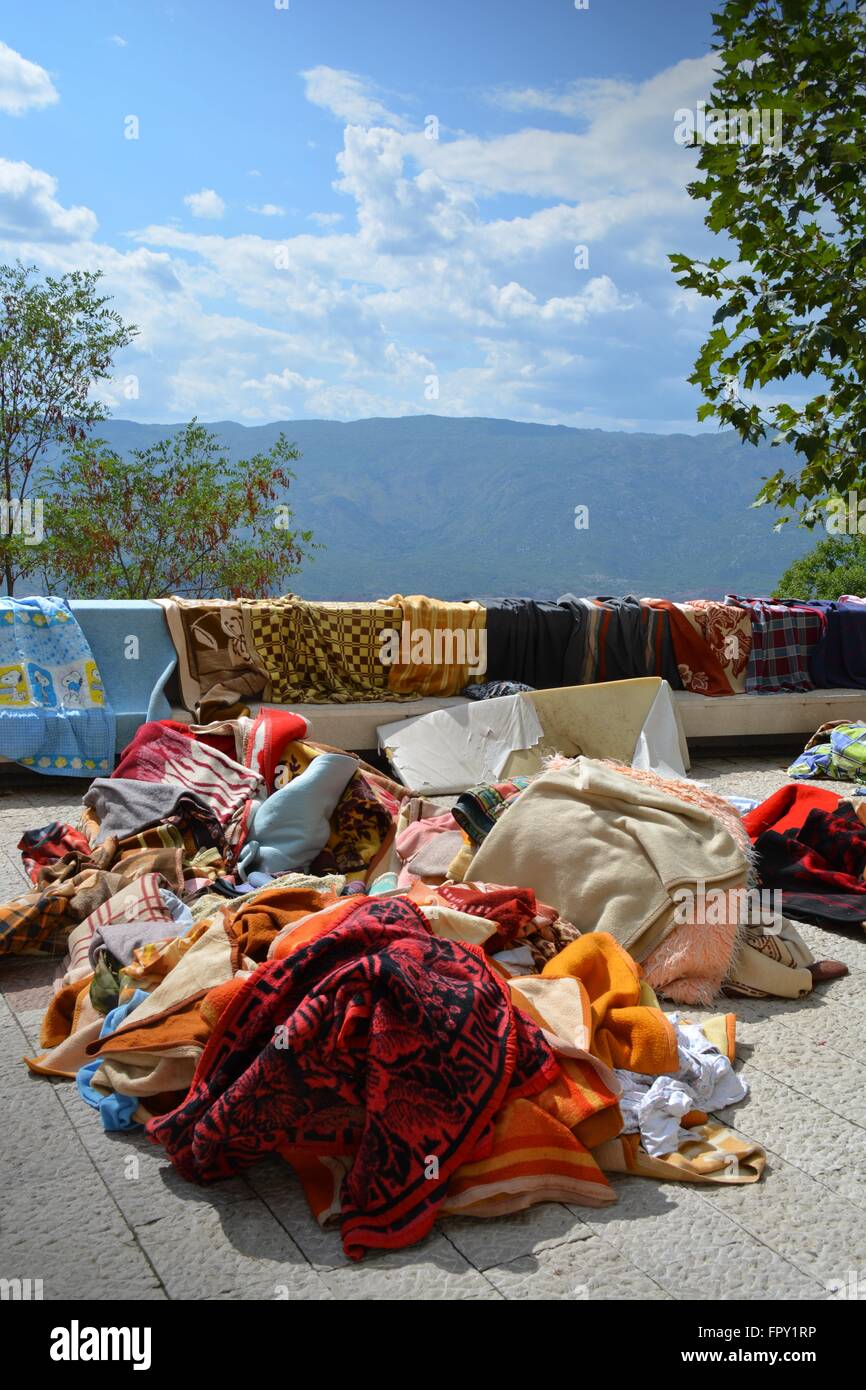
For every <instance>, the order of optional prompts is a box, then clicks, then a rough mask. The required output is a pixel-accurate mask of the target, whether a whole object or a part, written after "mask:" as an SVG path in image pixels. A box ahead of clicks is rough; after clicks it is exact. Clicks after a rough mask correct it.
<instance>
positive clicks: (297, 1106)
mask: <svg viewBox="0 0 866 1390" xmlns="http://www.w3.org/2000/svg"><path fill="white" fill-rule="evenodd" d="M557 1067H558V1064H557V1062H556V1059H555V1058H554V1056H553V1054H552V1053H551V1051H550V1049H549V1047H548V1045H547V1043H546V1042H545V1040H544V1038H543V1036H542V1034H541V1031H540V1029H539V1028H538V1027H537V1026H536V1025H535V1024H534V1023H532V1022H530V1020H529V1019H527V1018H526V1017H525V1016H524V1015H523V1014H521V1013H520V1012H519V1011H518V1010H516V1009H515V1008H514V1007H513V1005H512V1003H511V997H510V994H509V991H508V987H507V985H506V984H505V983H504V982H503V981H502V980H501V979H499V978H498V977H497V976H496V975H495V974H494V973H493V972H492V971H491V970H490V969H489V968H488V966H487V965H486V963H485V960H484V955H483V952H482V951H481V950H480V949H479V948H475V947H467V946H462V945H459V944H457V943H455V942H452V941H444V940H441V939H440V938H438V937H434V936H432V935H431V934H430V931H429V928H428V926H427V924H426V922H425V919H424V918H423V917H422V915H421V913H420V912H419V911H418V910H417V908H415V907H414V906H413V905H412V904H411V903H408V902H406V901H405V900H404V899H400V898H382V899H375V900H372V901H368V902H366V903H362V904H361V905H359V907H358V908H357V910H356V911H354V912H352V913H350V914H349V916H348V917H346V918H345V919H344V920H343V921H342V922H341V923H340V924H339V925H338V926H336V927H334V928H333V929H332V930H331V931H330V932H327V933H325V935H323V936H322V937H320V938H318V939H317V940H315V941H312V942H310V943H309V944H308V945H306V946H302V947H300V948H299V949H298V950H297V951H296V952H295V953H294V954H293V955H291V956H289V957H288V958H286V959H285V960H275V961H268V962H266V963H265V964H264V965H262V966H260V967H259V969H258V970H257V971H256V972H255V973H254V974H253V975H252V976H250V978H249V979H247V980H245V981H244V983H243V984H242V985H241V986H240V988H239V989H238V991H237V993H236V994H235V995H234V996H233V997H232V999H231V1001H230V1003H229V1004H228V1005H227V1007H226V1009H225V1011H224V1013H223V1014H222V1015H221V1017H220V1018H219V1020H218V1022H217V1024H216V1027H215V1030H214V1032H213V1034H212V1036H211V1039H210V1041H209V1043H208V1045H207V1047H206V1049H205V1052H204V1054H203V1056H202V1058H201V1061H200V1063H199V1066H198V1068H197V1070H196V1074H195V1077H194V1079H193V1083H192V1087H191V1089H190V1091H189V1094H188V1096H187V1098H186V1100H185V1101H184V1103H183V1104H182V1105H180V1106H179V1107H178V1109H176V1110H175V1111H173V1112H172V1113H171V1114H169V1115H166V1116H162V1117H160V1118H158V1119H155V1120H152V1121H151V1122H150V1123H149V1124H148V1126H147V1130H148V1134H149V1136H150V1138H151V1139H153V1140H154V1141H155V1142H156V1143H159V1144H162V1145H164V1147H165V1148H166V1150H167V1152H168V1155H169V1157H170V1158H171V1160H172V1162H173V1163H174V1165H175V1167H176V1168H178V1170H179V1171H180V1172H181V1173H182V1174H183V1175H184V1176H185V1177H187V1178H190V1179H193V1180H196V1181H199V1182H212V1181H214V1180H216V1179H219V1178H225V1177H229V1176H230V1175H232V1174H234V1173H237V1172H238V1171H239V1170H241V1169H242V1168H245V1167H246V1166H247V1165H248V1164H250V1163H252V1162H254V1160H255V1159H257V1158H259V1157H260V1156H261V1155H263V1154H266V1153H270V1152H281V1153H283V1154H284V1156H287V1157H288V1156H290V1155H291V1153H293V1152H296V1151H298V1150H305V1151H306V1152H307V1153H316V1154H330V1155H333V1156H341V1155H351V1156H352V1164H351V1168H350V1169H349V1171H348V1173H347V1175H346V1178H345V1180H344V1183H343V1188H342V1212H341V1223H342V1236H343V1247H344V1249H345V1251H346V1254H347V1255H348V1256H349V1257H350V1258H352V1259H361V1258H362V1257H363V1254H364V1252H365V1250H368V1249H372V1248H382V1247H384V1248H396V1247H399V1246H404V1245H410V1244H412V1243H414V1242H415V1241H417V1240H420V1239H421V1237H422V1236H424V1235H425V1234H426V1233H427V1232H428V1231H429V1230H430V1228H431V1226H432V1225H433V1222H434V1221H435V1219H436V1213H437V1210H438V1208H439V1206H440V1204H441V1202H442V1200H443V1198H444V1196H445V1193H446V1190H447V1187H448V1181H449V1178H450V1177H451V1175H452V1174H453V1173H454V1172H455V1171H456V1169H457V1168H459V1167H460V1165H461V1164H462V1163H465V1162H467V1161H469V1160H470V1159H472V1158H478V1157H482V1156H483V1155H484V1154H485V1153H486V1152H487V1151H488V1150H489V1147H490V1143H491V1137H492V1123H493V1117H494V1116H495V1114H496V1113H497V1111H498V1110H499V1109H500V1108H501V1106H502V1104H503V1102H504V1101H505V1100H506V1099H509V1100H510V1099H514V1098H516V1097H518V1096H521V1095H530V1094H534V1093H535V1092H537V1091H539V1090H541V1089H543V1087H544V1086H545V1085H546V1084H547V1083H548V1082H549V1081H550V1080H551V1079H552V1078H553V1077H554V1076H555V1075H556V1073H557Z"/></svg>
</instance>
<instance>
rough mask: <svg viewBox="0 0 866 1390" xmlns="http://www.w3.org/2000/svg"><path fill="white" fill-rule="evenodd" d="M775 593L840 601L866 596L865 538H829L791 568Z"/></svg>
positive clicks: (787, 570) (789, 567)
mask: <svg viewBox="0 0 866 1390" xmlns="http://www.w3.org/2000/svg"><path fill="white" fill-rule="evenodd" d="M775 592H776V593H777V594H793V595H794V596H795V597H796V598H829V599H837V598H839V596H840V594H861V595H862V594H866V536H828V537H827V539H826V540H823V541H819V542H818V544H817V545H816V546H815V549H814V550H810V551H809V554H808V555H803V556H802V557H801V558H800V559H799V560H795V561H794V563H793V564H792V565H789V566H788V568H787V569H786V570H785V573H784V574H783V575H782V577H781V579H780V580H779V582H778V584H777V585H776V590H775Z"/></svg>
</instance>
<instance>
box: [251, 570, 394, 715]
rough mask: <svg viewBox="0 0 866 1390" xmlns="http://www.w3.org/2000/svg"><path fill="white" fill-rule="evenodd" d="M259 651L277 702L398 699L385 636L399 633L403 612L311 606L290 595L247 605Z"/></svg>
mask: <svg viewBox="0 0 866 1390" xmlns="http://www.w3.org/2000/svg"><path fill="white" fill-rule="evenodd" d="M247 611H248V614H249V621H250V627H251V630H252V637H253V642H254V644H255V649H256V653H257V655H258V658H259V660H260V661H261V662H262V665H263V666H264V667H265V669H266V670H267V673H268V686H267V688H266V690H265V695H264V698H265V700H272V701H273V702H274V703H275V704H284V705H286V704H298V703H309V704H315V703H322V702H324V701H327V702H329V703H331V702H332V703H335V704H348V703H350V702H352V701H355V700H394V699H399V698H400V696H399V695H398V694H395V693H394V692H393V691H389V689H388V668H387V667H386V666H384V665H383V663H382V660H381V656H380V653H381V651H382V643H383V634H384V633H386V632H387V631H394V630H396V631H397V632H399V630H400V624H401V622H402V619H403V612H402V609H401V608H399V607H396V606H394V605H390V604H384V603H366V604H364V603H309V602H307V601H306V600H305V599H300V598H295V597H294V596H290V597H287V598H282V599H272V600H270V601H269V602H267V603H260V604H256V605H255V606H253V605H250V606H249V607H248V610H247Z"/></svg>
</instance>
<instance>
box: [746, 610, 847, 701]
mask: <svg viewBox="0 0 866 1390" xmlns="http://www.w3.org/2000/svg"><path fill="white" fill-rule="evenodd" d="M725 603H727V604H730V605H731V606H732V607H734V608H742V609H744V610H745V611H746V612H747V613H748V614H749V615H750V617H751V620H752V650H751V652H750V653H749V665H748V668H747V671H746V690H747V691H758V692H761V691H771V690H814V688H815V687H814V685H813V684H812V678H811V676H810V674H809V663H810V660H811V656H812V652H813V651H814V649H815V647H816V646H817V644H818V642H819V641H820V640H821V637H822V636H823V633H824V629H825V627H826V622H827V620H826V617H825V615H824V613H822V612H821V611H820V609H818V608H811V607H808V606H806V605H803V606H802V607H801V606H800V605H799V604H795V603H793V602H791V601H787V602H776V601H775V600H774V601H770V600H768V599H762V598H737V596H736V595H735V594H726V595H725Z"/></svg>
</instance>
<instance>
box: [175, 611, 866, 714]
mask: <svg viewBox="0 0 866 1390" xmlns="http://www.w3.org/2000/svg"><path fill="white" fill-rule="evenodd" d="M159 602H160V603H161V604H162V606H163V608H164V610H165V614H166V620H167V623H168V627H169V631H170V633H171V637H172V640H173V642H174V645H175V647H176V650H177V654H178V697H179V698H180V700H181V702H182V703H183V705H184V706H185V707H186V708H187V709H188V710H190V711H191V712H194V713H195V716H196V718H198V719H200V720H202V721H207V720H210V719H213V718H216V717H219V716H222V717H234V716H235V715H237V714H240V713H248V712H249V708H250V703H251V702H252V701H258V700H261V701H267V702H272V703H278V704H286V705H292V704H301V703H312V704H315V703H322V702H327V703H335V702H336V703H347V702H353V701H370V700H411V699H419V698H421V697H422V696H439V697H444V696H453V695H457V694H461V693H466V694H467V695H468V696H469V697H470V698H485V697H486V698H489V697H490V696H493V695H498V694H502V693H503V691H504V690H506V689H507V690H515V689H542V690H543V689H555V688H558V687H561V686H569V685H587V684H592V683H595V682H600V681H609V680H625V679H630V678H633V677H641V676H661V677H663V678H664V679H665V680H667V681H668V683H669V684H670V685H671V687H672V688H673V689H675V690H689V691H693V692H694V693H696V694H703V695H736V694H742V693H743V692H744V691H755V692H759V693H761V692H767V693H769V692H773V691H784V690H811V689H814V688H830V687H833V688H835V687H840V686H842V687H844V686H853V687H859V688H866V600H861V599H855V598H853V597H843V598H841V599H839V600H838V601H836V602H833V603H828V602H825V601H822V600H814V601H812V600H809V601H801V600H797V599H764V598H740V597H738V596H736V595H734V594H729V595H726V596H725V598H724V599H723V600H721V601H716V600H710V599H693V600H690V601H688V602H685V603H673V602H671V601H670V600H668V599H660V598H635V597H633V596H630V595H629V596H625V597H621V598H604V597H595V598H589V597H588V598H578V597H575V595H573V594H565V595H563V597H562V598H560V599H559V601H558V602H556V603H552V602H544V601H540V600H534V599H511V598H502V599H491V600H488V601H487V602H486V603H485V604H484V605H482V604H480V603H477V602H475V601H468V602H465V603H457V602H453V603H452V602H445V601H443V600H440V599H434V598H428V597H426V596H424V595H419V594H414V595H409V596H404V595H402V594H392V595H390V596H389V597H388V598H384V599H380V600H377V601H375V602H369V603H316V602H312V601H310V600H307V599H301V598H298V597H296V596H295V595H291V594H290V595H286V596H285V597H283V598H279V599H261V600H253V599H237V600H231V601H228V600H220V599H208V600H194V601H193V600H185V599H179V598H171V599H161V600H159Z"/></svg>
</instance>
